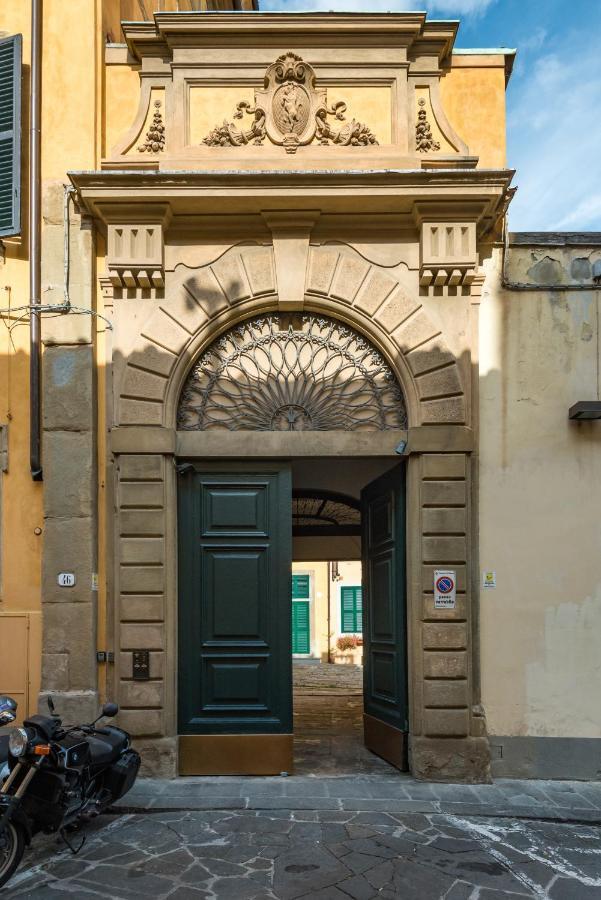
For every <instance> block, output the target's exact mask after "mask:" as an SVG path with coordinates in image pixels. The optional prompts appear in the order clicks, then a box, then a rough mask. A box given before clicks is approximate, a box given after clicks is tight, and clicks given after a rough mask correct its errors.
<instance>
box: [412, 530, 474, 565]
mask: <svg viewBox="0 0 601 900" xmlns="http://www.w3.org/2000/svg"><path fill="white" fill-rule="evenodd" d="M466 550H467V548H466V541H465V538H464V537H440V536H438V537H424V538H422V559H423V561H424V562H435V563H456V562H463V561H464V560H465V558H466Z"/></svg>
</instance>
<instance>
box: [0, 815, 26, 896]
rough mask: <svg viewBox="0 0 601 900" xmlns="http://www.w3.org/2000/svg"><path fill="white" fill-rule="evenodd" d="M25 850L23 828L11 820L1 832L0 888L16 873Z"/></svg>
mask: <svg viewBox="0 0 601 900" xmlns="http://www.w3.org/2000/svg"><path fill="white" fill-rule="evenodd" d="M24 851H25V838H24V836H23V829H22V828H21V827H20V826H19V825H14V824H13V823H12V822H9V823H8V825H7V826H6V827H5V828H4V830H3V832H2V834H0V888H1V887H2V886H3V885H5V884H6V882H7V881H8V879H9V878H10V877H11V876H12V875H13V874H14V872H15V870H16V868H17V866H18V865H19V863H20V862H21V858H22V857H23V853H24Z"/></svg>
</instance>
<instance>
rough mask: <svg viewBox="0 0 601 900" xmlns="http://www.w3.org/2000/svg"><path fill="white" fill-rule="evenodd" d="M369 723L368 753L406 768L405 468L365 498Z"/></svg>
mask: <svg viewBox="0 0 601 900" xmlns="http://www.w3.org/2000/svg"><path fill="white" fill-rule="evenodd" d="M361 510H362V512H361V517H362V523H363V542H362V543H363V546H362V553H363V573H364V574H363V577H364V592H363V615H364V620H363V642H364V670H363V677H364V713H365V715H364V723H365V744H366V746H367V747H368V749H370V750H372V751H373V752H374V753H377V754H378V755H379V756H382V757H383V758H384V759H387V760H388V761H389V762H391V763H392V764H393V765H395V766H397V767H398V768H403V769H404V768H406V743H407V741H406V735H407V730H408V715H407V649H406V648H407V634H406V621H407V615H406V576H405V467H404V465H399V466H397V467H396V468H395V469H393V470H391V471H390V472H387V473H386V474H385V475H383V476H381V477H380V478H378V479H376V480H375V481H372V482H371V484H369V485H368V486H367V487H366V488H365V489H364V490H363V491H362V494H361Z"/></svg>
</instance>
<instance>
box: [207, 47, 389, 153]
mask: <svg viewBox="0 0 601 900" xmlns="http://www.w3.org/2000/svg"><path fill="white" fill-rule="evenodd" d="M315 82H316V77H315V71H314V70H313V68H312V66H310V65H309V64H308V63H306V62H304V60H302V59H301V57H300V56H297V55H296V54H295V53H286V54H284V55H283V56H280V57H279V58H278V59H277V60H276V61H275V62H274V63H272V65H270V66H269V68H268V69H267V71H266V72H265V78H264V83H263V88H262V89H257V90H255V102H254V106H251V105H250V104H249V103H246V102H244V101H243V102H241V103H238V105H237V107H236V112H235V113H234V118H235V119H244V117H245V116H247V115H248V116H252V117H253V118H252V121H251V122H250V123H249V127H248V128H239V127H237V126H236V124H235V123H234V122H228V121H227V120H225V121H224V123H223V125H219V126H217V127H216V128H214V129H213V131H211V132H210V134H208V135H207V136H206V138H205V139H204V141H203V143H204V144H207V145H208V146H209V147H219V146H221V147H241V146H243V145H244V144H250V143H252V144H263V143H264V141H265V139H266V138H267V139H268V140H270V141H271V142H272V143H273V144H278V145H280V146H283V147H284V148H285V150H286V152H287V153H296V151H297V149H298V148H299V147H301V146H303V145H306V144H310V143H311V142H312V141H313V140H315V139H317V140H318V141H319V143H320V144H329V143H332V144H341V145H344V146H353V147H357V146H363V147H365V146H367V145H368V144H377V143H378V142H377V140H376V137H375V135H374V134H372V132H371V131H370V129H369V128H368V127H367V125H364V124H363V123H362V122H356V121H355V119H352V120H351V121H347V120H346V119H345V115H344V114H345V112H346V103H344V102H342V101H339V102H338V103H335V104H333V105H332V106H328V101H327V91H326V88H320V87H316V83H315ZM330 118H333V119H336V120H338V121H340V122H343V123H344V124H343V125H342V126H340V127H338V128H334V127H333V126H332V123H331V121H330Z"/></svg>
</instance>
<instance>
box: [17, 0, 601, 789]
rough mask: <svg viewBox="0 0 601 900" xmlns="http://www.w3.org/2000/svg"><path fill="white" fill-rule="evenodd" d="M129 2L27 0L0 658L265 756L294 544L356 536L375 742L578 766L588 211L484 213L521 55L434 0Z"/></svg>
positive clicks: (238, 766)
mask: <svg viewBox="0 0 601 900" xmlns="http://www.w3.org/2000/svg"><path fill="white" fill-rule="evenodd" d="M131 5H133V4H131ZM173 5H175V4H173ZM228 5H229V4H223V6H224V7H227V6H228ZM245 5H246V6H248V7H250V6H251V4H245ZM122 6H123V4H118V3H116V2H115V3H111V2H109V0H105V2H103V3H101V2H97V3H94V2H90V3H89V4H84V7H85V10H86V13H85V14H83V15H82V16H80V17H78V19H77V21H74V20H73V18H72V16H71V15H70V13H69V10H68V9H66V8H65V5H64V4H60V3H58V2H57V0H46V2H45V3H44V18H43V26H44V30H43V57H42V58H43V68H42V101H41V102H42V129H41V131H42V224H41V264H42V292H43V298H44V299H43V304H44V308H45V312H43V313H42V314H41V316H40V318H41V327H42V344H43V354H42V391H41V406H42V426H43V435H42V448H43V480H42V481H40V482H32V481H31V476H30V473H29V471H28V468H27V463H26V457H27V454H26V446H27V440H28V433H29V419H28V416H29V405H28V400H27V398H28V364H29V360H28V348H29V334H28V329H27V328H26V327H24V326H22V327H16V325H17V324H19V322H18V320H19V317H21V319H22V318H23V312H22V311H19V310H18V308H19V307H23V306H27V303H28V300H27V297H28V294H27V279H28V271H29V262H28V256H27V243H26V236H27V227H28V223H27V221H25V222H24V225H23V228H22V229H21V230H20V235H13V236H7V237H6V239H4V241H3V243H4V250H3V262H2V274H3V279H2V280H3V285H5V287H4V291H5V294H6V303H4V304H3V307H4V308H3V317H4V321H5V323H8V324H9V327H10V330H8V329H7V334H6V336H5V342H4V347H3V350H2V354H3V363H4V368H5V371H6V378H4V376H3V387H2V392H3V398H2V403H3V406H2V409H1V410H0V416H1V417H2V418H1V421H0V424H2V426H3V434H4V437H5V440H6V444H5V445H4V446H6V448H7V452H6V453H5V454H4V455H3V457H2V459H3V467H4V469H5V471H3V474H2V476H1V477H2V586H1V589H0V590H1V592H2V593H1V604H0V615H1V619H0V629H1V634H0V641H2V646H3V648H5V649H4V652H3V654H2V661H1V662H0V678H1V679H2V685H1V689H2V690H6V691H9V692H10V691H11V690H14V691H15V692H17V689H18V688H19V686H20V688H19V690H20V697H21V700H22V705H23V708H24V709H26V708H30V709H31V708H33V706H35V704H36V702H37V695H38V694H39V695H40V696H41V697H42V698H43V697H44V695H45V694H47V693H48V692H52V693H53V694H56V695H58V698H57V705H58V704H60V708H61V709H62V710H63V711H64V712H65V713H66V714H67V715H68V717H69V718H70V719H76V718H81V719H91V718H93V717H94V715H95V713H96V710H97V707H98V704H99V702H100V700H101V699H103V698H104V697H107V696H109V695H110V697H111V698H114V699H115V700H117V701H118V702H119V704H120V706H121V712H120V721H121V723H122V725H123V727H125V728H127V729H128V730H130V731H131V732H132V734H133V735H134V737H135V740H136V742H137V744H138V746H139V747H140V748H141V750H142V753H143V758H144V762H145V766H146V771H147V772H149V773H154V774H163V775H170V776H174V775H176V774H178V773H180V774H202V773H205V774H220V773H224V772H247V773H249V774H264V773H277V772H280V771H283V770H285V771H289V770H290V768H291V758H292V741H293V733H292V725H291V722H292V719H291V713H292V694H291V677H290V672H291V654H292V644H291V633H292V628H291V626H292V610H291V601H290V574H291V570H292V563H293V562H295V564H296V566H297V567H300V570H301V571H302V565H303V562H306V561H307V560H357V559H358V558H361V557H362V560H363V563H362V570H363V613H362V615H363V616H364V622H363V624H364V628H363V631H364V641H365V643H364V661H365V666H366V682H365V685H366V687H365V697H364V701H365V734H366V742H367V745H368V746H369V747H370V748H372V749H374V751H375V752H378V753H380V754H381V755H383V756H384V757H385V758H388V759H390V760H391V761H392V762H393V763H394V764H395V765H397V766H398V767H400V768H403V767H407V766H408V768H409V769H410V771H411V772H412V773H413V774H414V775H415V776H416V777H419V778H423V779H443V780H446V779H448V780H464V781H481V780H487V779H489V778H490V776H491V772H493V773H495V772H496V773H499V774H530V775H545V774H549V775H551V776H574V777H595V775H596V773H598V758H599V748H600V746H601V741H600V737H599V734H600V727H601V711H600V709H599V704H598V702H597V699H596V698H597V693H598V691H597V687H596V685H597V684H598V677H599V674H600V672H599V668H600V663H599V660H598V654H597V653H596V650H595V648H596V644H597V643H598V637H599V633H600V628H601V594H600V588H599V578H598V575H597V572H596V568H595V564H596V561H597V559H598V556H599V543H600V530H599V527H598V523H597V507H598V505H599V503H598V500H599V497H598V493H599V488H598V484H599V483H600V479H599V475H600V474H601V472H600V469H601V463H600V462H599V453H598V446H597V442H598V428H599V425H598V423H597V422H595V421H572V420H570V419H569V417H568V410H569V409H570V408H571V407H572V406H574V404H575V403H577V402H578V401H583V400H598V399H599V343H598V341H599V318H598V304H599V289H598V279H597V281H596V280H595V273H596V272H598V269H599V265H598V261H599V260H600V259H601V244H600V242H599V241H598V240H596V237H595V236H594V235H590V236H588V237H587V236H583V235H563V236H558V235H528V236H525V235H513V236H512V235H508V234H507V232H506V228H505V224H504V223H505V214H506V210H507V207H508V205H509V203H510V200H511V191H512V188H511V184H512V179H513V174H514V173H513V172H512V171H511V170H509V169H508V168H507V165H506V160H505V87H506V83H507V80H508V78H509V75H510V72H511V64H512V61H513V54H512V53H511V52H510V51H502V50H490V51H488V50H486V51H484V50H479V51H458V50H456V49H455V48H454V42H455V37H456V32H457V27H458V23H456V22H441V21H430V20H429V19H428V18H427V17H426V15H425V14H423V13H403V14H386V15H371V14H361V15H347V14H327V15H311V14H286V15H273V14H267V13H260V12H257V11H255V12H253V11H250V9H249V11H229V12H218V11H204V12H199V11H192V10H190V11H183V4H180V6H181V8H180V10H179V11H170V10H169V9H164V10H162V11H159V12H157V13H156V14H155V15H153V16H152V17H149V18H148V19H147V20H145V21H136V19H137V16H136V15H135V10H134V11H133V12H132V11H128V10H125V11H124V9H122V8H121V7H122ZM167 6H168V4H167ZM243 6H244V4H243ZM26 7H27V4H17V5H15V8H14V9H13V8H11V9H10V10H3V12H2V18H1V20H0V28H2V30H3V31H4V32H5V33H6V34H7V35H9V36H10V35H14V34H19V33H21V34H22V35H23V61H24V65H23V73H24V74H26V73H27V66H28V65H29V57H28V53H29V43H28V35H29V32H30V21H29V13H28V10H27V9H26ZM129 16H131V19H130V20H129V21H124V22H123V24H122V35H123V42H120V38H118V36H117V35H116V33H115V32H116V25H115V22H116V21H117V20H118V19H119V18H122V19H124V18H129ZM107 34H109V35H110V36H111V37H112V38H113V40H111V41H110V42H107V40H106V36H107ZM23 97H24V99H23V102H24V103H25V106H24V108H25V109H26V99H27V98H26V90H25V89H24V90H23ZM24 121H25V120H24ZM25 132H26V129H24V133H25ZM24 146H25V145H24ZM23 169H24V175H23V178H24V179H25V181H24V182H23V183H24V184H26V174H27V158H26V155H25V157H24V166H23ZM23 193H24V192H23ZM23 199H24V198H23V197H22V200H23ZM22 208H23V209H25V206H23V207H22ZM24 218H25V219H26V218H27V217H26V216H24ZM596 263H597V266H596V265H595V264H596ZM9 307H10V309H9ZM13 310H16V311H13ZM25 323H26V320H25ZM13 326H14V327H13ZM316 499H319V500H320V501H322V503H321V504H320V506H319V509H320V510H321V511H323V510H325V509H326V507H325V503H326V502H328V503H330V504H331V514H330V515H329V516H328V518H327V527H326V529H325V531H323V530H322V531H320V530H319V529H320V528H323V524H324V523H323V522H320V523H315V522H313V523H308V517H307V516H306V512H307V510H308V509H309V503H310V502H313V501H315V500H316ZM303 504H304V505H303ZM293 511H294V516H295V517H296V518H295V520H294V522H295V529H296V530H294V531H293V529H292V523H293ZM320 515H322V513H321V512H320ZM323 515H325V513H324V514H323ZM303 517H304V518H303ZM322 518H323V516H322ZM303 529H304V531H303ZM61 576H63V577H61ZM64 576H68V577H67V578H65V577H64ZM449 577H450V578H451V581H452V582H454V585H453V586H452V589H451V588H449V591H450V594H449V597H448V598H447V600H446V601H445V600H444V598H443V600H441V599H440V596H439V595H441V594H444V593H445V591H447V582H445V581H444V580H443V581H442V582H441V581H440V579H441V578H443V579H444V578H449ZM297 599H304V598H297ZM293 602H294V601H293ZM354 602H356V601H354ZM19 641H20V642H21V644H18V642H19ZM17 646H19V647H21V649H20V650H19V651H18V652H16V651H15V648H16V647H17ZM11 653H12V655H13V657H15V658H14V659H13V661H12V662H10V663H9V662H8V660H9V659H10V658H11ZM39 660H41V671H39V662H38V661H39ZM18 666H20V667H21V669H20V672H21V674H20V676H19V678H20V679H21V680H20V681H19V683H18V684H17V682H16V681H15V678H16V675H15V672H16V671H17V669H18ZM11 679H13V681H14V685H13V681H11ZM27 704H29V706H28V705H27Z"/></svg>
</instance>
